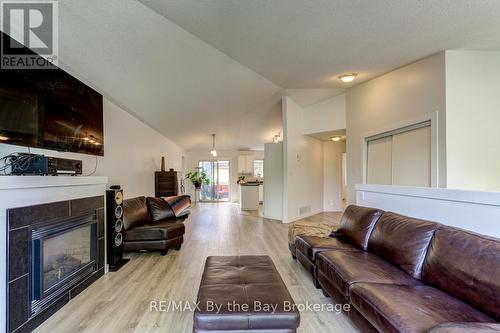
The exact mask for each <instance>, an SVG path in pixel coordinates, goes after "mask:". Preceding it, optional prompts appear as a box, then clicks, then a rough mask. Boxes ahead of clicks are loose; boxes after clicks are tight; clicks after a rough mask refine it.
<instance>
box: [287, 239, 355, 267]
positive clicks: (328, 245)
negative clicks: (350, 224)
mask: <svg viewBox="0 0 500 333" xmlns="http://www.w3.org/2000/svg"><path fill="white" fill-rule="evenodd" d="M295 249H296V251H299V252H301V253H302V254H303V255H304V256H305V257H307V258H308V259H309V260H310V261H311V262H313V263H314V262H315V261H316V256H317V255H318V253H321V252H323V251H331V250H344V251H361V250H360V249H358V248H357V247H355V246H354V245H352V244H350V243H348V242H346V241H343V240H341V239H339V238H337V237H328V238H325V237H317V236H297V237H295Z"/></svg>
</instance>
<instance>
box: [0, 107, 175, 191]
mask: <svg viewBox="0 0 500 333" xmlns="http://www.w3.org/2000/svg"><path fill="white" fill-rule="evenodd" d="M103 109H104V157H97V162H98V164H97V170H96V172H95V173H94V175H95V176H108V178H109V183H110V184H120V185H121V186H122V188H123V190H124V196H125V197H126V198H130V197H135V196H139V195H149V196H152V195H154V171H158V170H160V159H161V156H166V160H167V163H166V167H167V169H168V168H174V169H175V170H180V168H181V157H182V155H183V150H182V148H181V147H179V146H178V145H176V144H175V143H173V142H172V141H170V140H168V139H166V138H165V137H164V136H163V135H161V134H160V133H158V132H156V131H155V130H153V129H152V128H151V127H149V126H147V125H145V124H144V123H142V122H141V121H139V120H137V119H136V118H134V117H133V116H131V115H130V114H129V113H127V112H126V111H124V110H122V109H121V108H119V107H118V106H116V105H115V104H113V103H112V102H110V101H108V100H107V99H104V100H103ZM26 151H27V148H26V147H19V146H12V145H6V144H0V156H4V155H7V154H10V153H13V152H26ZM31 151H32V152H33V153H40V154H45V155H48V156H56V157H64V158H73V159H81V160H83V174H89V173H91V172H92V171H93V170H94V167H95V161H96V158H95V157H94V156H90V155H83V154H74V153H59V152H56V151H51V150H44V149H31Z"/></svg>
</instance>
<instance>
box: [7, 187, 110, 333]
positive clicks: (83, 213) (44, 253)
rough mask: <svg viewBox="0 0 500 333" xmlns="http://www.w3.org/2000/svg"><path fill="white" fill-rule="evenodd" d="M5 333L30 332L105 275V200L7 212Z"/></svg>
mask: <svg viewBox="0 0 500 333" xmlns="http://www.w3.org/2000/svg"><path fill="white" fill-rule="evenodd" d="M7 225H8V232H7V247H8V256H7V278H8V279H7V280H8V283H7V332H10V333H12V332H15V333H18V332H19V333H21V332H31V331H32V330H33V329H34V328H35V327H37V326H38V325H40V324H41V323H42V322H43V321H44V320H45V319H47V318H48V317H50V316H51V315H52V314H53V313H54V312H56V311H57V310H58V309H59V308H61V307H62V306H63V305H64V304H65V303H67V302H68V301H69V300H70V299H71V298H73V297H74V296H76V295H77V294H78V293H79V292H81V291H82V290H84V289H85V288H86V287H87V286H89V285H90V284H91V283H93V282H94V281H95V280H97V279H98V278H99V277H101V276H102V275H103V274H104V197H103V196H97V197H88V198H83V199H76V200H68V201H59V202H53V203H48V204H42V205H36V206H28V207H21V208H14V209H8V211H7Z"/></svg>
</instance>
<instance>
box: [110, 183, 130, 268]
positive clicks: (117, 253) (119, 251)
mask: <svg viewBox="0 0 500 333" xmlns="http://www.w3.org/2000/svg"><path fill="white" fill-rule="evenodd" d="M123 231H124V230H123V190H121V189H120V187H119V186H113V188H112V189H109V190H107V191H106V234H107V238H106V241H107V252H108V255H107V259H108V265H109V270H110V271H111V272H115V271H117V270H119V269H120V268H121V267H122V266H123V265H124V264H126V263H127V262H128V259H123Z"/></svg>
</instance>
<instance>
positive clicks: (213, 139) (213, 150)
mask: <svg viewBox="0 0 500 333" xmlns="http://www.w3.org/2000/svg"><path fill="white" fill-rule="evenodd" d="M210 154H212V156H213V157H216V156H217V150H215V134H212V150H211V151H210Z"/></svg>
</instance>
